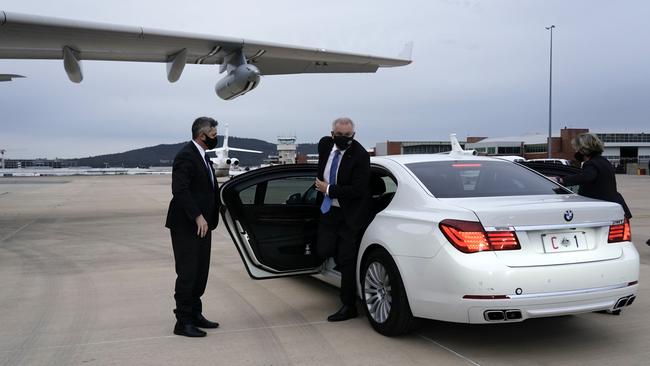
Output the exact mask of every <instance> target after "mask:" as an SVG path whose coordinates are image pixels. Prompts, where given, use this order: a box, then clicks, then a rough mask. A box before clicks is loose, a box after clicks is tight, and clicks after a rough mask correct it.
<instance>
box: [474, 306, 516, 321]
mask: <svg viewBox="0 0 650 366" xmlns="http://www.w3.org/2000/svg"><path fill="white" fill-rule="evenodd" d="M483 317H484V318H485V320H487V321H489V322H497V321H508V320H521V319H522V318H523V316H522V315H521V310H518V309H510V310H486V311H485V312H483Z"/></svg>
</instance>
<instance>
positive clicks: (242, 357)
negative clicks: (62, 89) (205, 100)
mask: <svg viewBox="0 0 650 366" xmlns="http://www.w3.org/2000/svg"><path fill="white" fill-rule="evenodd" d="M617 179H618V182H619V190H620V191H621V192H622V193H623V195H624V196H625V198H626V200H627V202H628V203H629V206H630V207H631V210H632V213H633V214H634V218H633V219H632V233H633V240H634V241H635V243H636V245H637V248H638V250H639V253H640V255H641V277H640V290H639V293H638V297H637V300H636V302H635V304H634V305H632V306H631V307H629V308H626V309H625V310H624V311H623V313H622V314H621V315H620V316H614V315H607V314H599V313H589V314H581V315H577V316H566V317H559V318H549V319H532V320H528V321H525V322H523V323H515V324H503V325H481V326H477V325H466V324H454V323H445V322H437V321H429V320H425V321H422V322H421V324H420V327H419V328H418V329H417V330H415V331H414V332H413V333H411V334H409V335H406V336H401V337H397V338H387V337H383V336H381V335H379V334H378V333H376V332H374V331H373V329H372V328H371V327H370V325H369V324H368V322H367V320H366V319H365V317H363V316H361V317H359V318H357V319H353V320H350V321H346V322H342V323H328V322H327V321H325V318H326V317H327V315H328V314H330V313H332V312H333V311H335V310H336V309H337V308H338V306H339V300H338V290H337V289H335V288H333V287H331V286H329V285H327V284H325V283H322V282H320V281H318V280H316V279H314V278H311V277H304V278H284V279H274V280H265V281H254V280H252V279H250V278H249V277H248V275H247V273H246V271H245V269H244V267H243V264H242V262H241V259H240V257H239V255H238V253H237V251H236V249H235V248H234V246H233V244H232V242H231V239H230V237H229V236H228V234H227V232H226V230H225V229H224V227H223V226H222V225H221V224H220V225H219V228H218V229H217V230H216V231H215V232H213V250H212V259H211V260H212V266H211V271H210V278H209V280H208V288H207V290H206V294H205V296H204V297H203V299H204V314H205V315H206V317H207V318H209V319H213V320H217V321H219V322H220V323H221V327H220V328H219V329H217V330H210V331H208V336H207V337H205V338H199V339H190V338H186V337H179V336H175V335H173V334H172V328H173V325H174V318H173V314H172V308H173V307H174V301H173V298H172V294H173V284H174V279H175V273H174V263H173V256H172V249H171V242H170V238H169V233H168V231H167V230H166V229H165V228H164V227H163V225H164V218H165V214H166V210H167V205H168V203H169V199H170V197H171V192H170V182H171V177H170V176H109V177H46V178H39V177H30V178H0V366H9V365H12V366H13V365H137V366H144V365H648V364H649V363H650V361H649V360H650V317H649V316H648V315H647V313H645V312H646V311H647V310H648V309H650V281H648V278H649V276H650V247H649V246H647V245H646V244H645V241H646V240H647V239H648V238H650V195H649V194H648V191H649V188H650V177H648V176H642V177H638V176H618V177H617Z"/></svg>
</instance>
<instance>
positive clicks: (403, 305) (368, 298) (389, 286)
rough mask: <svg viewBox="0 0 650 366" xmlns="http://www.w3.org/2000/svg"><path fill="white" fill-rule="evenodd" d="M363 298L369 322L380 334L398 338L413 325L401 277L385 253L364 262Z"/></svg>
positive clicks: (377, 253) (388, 255)
mask: <svg viewBox="0 0 650 366" xmlns="http://www.w3.org/2000/svg"><path fill="white" fill-rule="evenodd" d="M361 295H362V301H363V304H364V307H363V309H364V311H365V313H366V316H367V318H368V321H369V322H370V325H372V327H373V328H374V329H375V330H376V331H377V332H379V333H380V334H383V335H385V336H396V335H400V334H404V333H407V332H409V331H410V330H411V329H412V327H413V326H414V324H415V318H414V317H413V314H412V313H411V308H410V306H409V303H408V299H407V297H406V291H405V290H404V284H403V283H402V277H401V276H400V274H399V270H398V269H397V265H396V264H395V262H394V261H393V258H392V257H391V256H390V254H388V253H387V252H386V251H384V250H374V251H372V252H371V253H370V254H369V255H368V257H367V258H366V260H365V261H364V264H363V271H362V272H361Z"/></svg>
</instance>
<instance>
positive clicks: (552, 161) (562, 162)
mask: <svg viewBox="0 0 650 366" xmlns="http://www.w3.org/2000/svg"><path fill="white" fill-rule="evenodd" d="M526 161H529V162H533V163H548V164H560V165H571V161H569V160H567V159H527V160H526Z"/></svg>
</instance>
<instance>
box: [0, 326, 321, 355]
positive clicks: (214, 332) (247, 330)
mask: <svg viewBox="0 0 650 366" xmlns="http://www.w3.org/2000/svg"><path fill="white" fill-rule="evenodd" d="M320 324H332V323H331V322H328V321H325V320H323V321H318V322H305V323H295V324H286V325H272V326H270V327H253V328H240V329H232V330H217V331H208V332H206V333H208V334H233V333H244V332H254V331H258V330H272V329H283V328H294V327H304V326H313V325H320ZM179 337H180V336H178V335H166V336H158V337H142V338H126V339H115V340H112V341H101V342H89V343H78V344H66V345H63V346H47V347H32V348H27V350H29V351H47V350H58V349H65V348H73V347H85V346H101V345H106V344H117V343H127V342H128V343H131V342H142V341H151V340H156V339H166V338H179ZM17 351H25V349H24V348H16V349H9V350H5V351H0V355H1V354H3V353H12V352H17Z"/></svg>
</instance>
